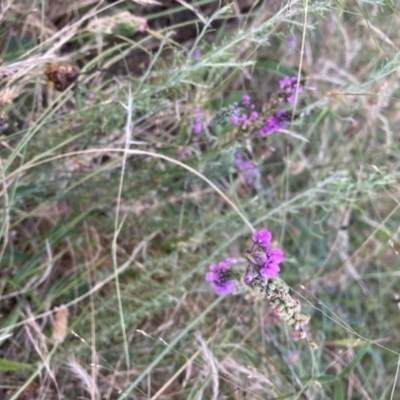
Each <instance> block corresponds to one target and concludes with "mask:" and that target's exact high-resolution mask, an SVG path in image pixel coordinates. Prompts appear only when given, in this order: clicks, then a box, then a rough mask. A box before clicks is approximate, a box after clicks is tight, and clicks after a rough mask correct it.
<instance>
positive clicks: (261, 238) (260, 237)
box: [252, 229, 272, 247]
mask: <svg viewBox="0 0 400 400" xmlns="http://www.w3.org/2000/svg"><path fill="white" fill-rule="evenodd" d="M271 238H272V235H271V232H270V231H267V230H266V229H261V230H260V231H257V232H254V233H253V236H252V239H253V242H254V243H255V244H257V245H259V246H261V247H267V246H268V245H269V243H270V241H271Z"/></svg>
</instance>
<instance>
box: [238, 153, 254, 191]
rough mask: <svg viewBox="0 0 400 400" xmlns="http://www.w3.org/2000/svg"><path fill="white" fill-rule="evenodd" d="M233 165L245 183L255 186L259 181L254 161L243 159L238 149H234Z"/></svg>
mask: <svg viewBox="0 0 400 400" xmlns="http://www.w3.org/2000/svg"><path fill="white" fill-rule="evenodd" d="M233 167H234V168H235V169H236V171H238V172H239V173H240V174H242V176H243V178H244V180H245V181H246V184H247V185H248V186H253V187H255V188H257V187H258V186H259V181H260V172H259V171H258V169H257V166H256V164H255V163H253V162H251V161H245V160H244V158H243V155H242V154H241V153H240V151H236V152H235V155H234V159H233Z"/></svg>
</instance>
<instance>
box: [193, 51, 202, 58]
mask: <svg viewBox="0 0 400 400" xmlns="http://www.w3.org/2000/svg"><path fill="white" fill-rule="evenodd" d="M192 57H193V58H195V59H198V58H200V57H201V53H200V50H199V49H194V50H193V53H192Z"/></svg>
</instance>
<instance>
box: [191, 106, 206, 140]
mask: <svg viewBox="0 0 400 400" xmlns="http://www.w3.org/2000/svg"><path fill="white" fill-rule="evenodd" d="M193 114H194V116H195V118H194V122H193V125H192V131H193V133H194V134H196V135H198V134H199V133H201V132H202V131H203V129H205V125H206V124H205V122H204V114H203V113H202V112H201V110H200V109H199V108H195V109H194V110H193Z"/></svg>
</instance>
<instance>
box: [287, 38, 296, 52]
mask: <svg viewBox="0 0 400 400" xmlns="http://www.w3.org/2000/svg"><path fill="white" fill-rule="evenodd" d="M286 43H287V45H288V46H289V47H290V48H291V49H292V50H294V49H295V48H296V47H297V44H296V39H295V38H294V36H293V35H289V36H288V37H287V39H286Z"/></svg>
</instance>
